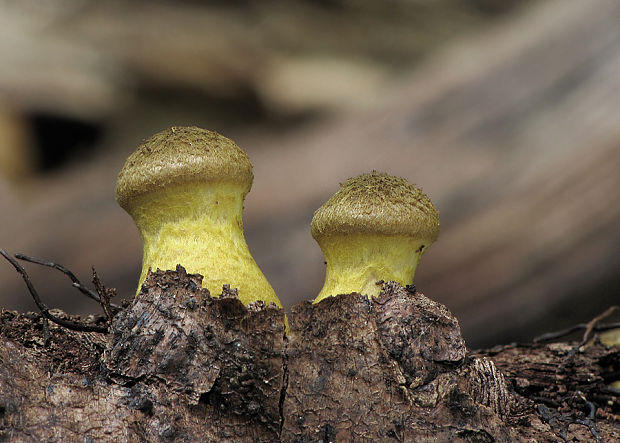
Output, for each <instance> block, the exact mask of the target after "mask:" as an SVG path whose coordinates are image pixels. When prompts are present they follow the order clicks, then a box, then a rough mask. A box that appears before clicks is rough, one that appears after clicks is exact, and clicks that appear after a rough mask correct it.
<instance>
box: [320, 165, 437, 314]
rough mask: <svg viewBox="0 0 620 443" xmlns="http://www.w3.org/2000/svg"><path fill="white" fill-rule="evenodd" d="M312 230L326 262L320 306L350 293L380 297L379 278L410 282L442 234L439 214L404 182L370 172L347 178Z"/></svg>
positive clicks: (324, 206) (427, 201) (426, 199)
mask: <svg viewBox="0 0 620 443" xmlns="http://www.w3.org/2000/svg"><path fill="white" fill-rule="evenodd" d="M311 228H312V236H313V237H314V239H315V240H316V241H317V243H318V244H319V246H320V247H321V250H322V251H323V255H324V256H325V263H326V274H325V284H324V286H323V289H322V290H321V292H320V293H319V295H318V296H317V297H316V299H315V300H314V301H315V303H316V302H319V301H321V300H322V299H324V298H326V297H329V296H332V295H338V294H348V293H351V292H359V293H361V294H366V295H369V296H377V295H378V294H379V291H380V286H379V285H377V284H376V282H377V281H378V280H385V281H388V280H394V281H397V282H399V283H401V284H403V285H408V284H411V283H412V282H413V276H414V273H415V270H416V267H417V266H418V262H419V261H420V257H421V256H422V254H423V253H424V251H425V250H426V248H428V246H429V245H430V244H431V243H433V242H434V241H435V239H436V238H437V236H438V235H439V214H438V212H437V210H436V209H435V207H434V206H433V204H432V203H431V201H430V200H429V198H428V197H427V196H426V195H425V194H424V193H423V192H422V191H421V190H420V189H418V188H416V187H414V186H413V185H411V184H410V183H408V182H407V181H406V180H404V179H402V178H398V177H393V176H390V175H387V174H383V173H377V172H372V173H370V174H363V175H360V176H358V177H354V178H351V179H349V180H347V181H346V182H345V183H344V184H343V185H342V186H341V188H340V190H339V191H338V192H336V194H334V195H333V196H332V197H331V198H330V199H329V200H328V201H327V202H326V203H325V204H324V205H323V206H321V207H320V208H319V209H318V210H317V211H316V212H315V213H314V217H313V218H312V224H311Z"/></svg>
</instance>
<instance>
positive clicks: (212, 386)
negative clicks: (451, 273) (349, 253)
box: [0, 267, 620, 442]
mask: <svg viewBox="0 0 620 443" xmlns="http://www.w3.org/2000/svg"><path fill="white" fill-rule="evenodd" d="M200 282H201V277H200V276H198V275H188V274H186V273H185V270H184V269H183V268H182V267H179V268H177V270H176V271H166V272H162V271H157V272H155V273H152V274H150V276H149V278H148V280H147V282H146V284H145V286H144V287H143V290H142V291H141V292H140V294H138V295H137V296H136V298H135V299H134V301H133V302H132V303H131V304H129V305H128V306H127V307H125V308H124V309H123V310H122V311H120V312H119V313H117V314H116V315H115V316H114V318H113V320H112V323H111V325H110V333H109V334H107V335H105V334H98V333H93V332H78V331H71V330H68V329H66V328H63V327H61V326H59V325H56V324H51V325H50V332H51V338H50V340H49V345H48V346H45V343H44V339H43V331H42V328H41V326H42V322H41V316H40V315H39V314H18V313H15V312H9V311H2V313H1V314H0V315H1V317H0V318H1V322H0V337H1V339H0V392H1V393H2V396H1V398H0V437H1V438H3V439H5V440H9V441H42V440H50V439H51V440H63V441H73V440H84V439H91V440H94V441H118V440H124V441H145V440H146V441H170V440H175V441H201V440H202V441H214V440H217V441H318V440H321V439H322V440H323V441H351V440H355V441H499V442H501V441H520V440H521V441H522V440H530V441H533V439H535V440H537V441H562V439H573V438H574V439H577V440H585V441H596V440H597V439H598V440H599V441H615V440H617V439H618V438H620V432H619V430H618V429H619V425H618V413H619V411H618V392H616V391H614V390H613V389H612V388H609V387H608V385H607V384H608V383H609V382H610V381H612V380H611V379H612V378H613V377H614V376H617V374H618V371H619V370H620V352H619V349H618V347H613V348H607V347H605V346H603V345H601V344H600V343H598V342H597V341H595V340H591V341H590V342H588V343H586V344H585V345H582V346H575V345H571V344H567V343H555V344H549V345H542V344H536V345H523V346H516V345H512V346H505V347H500V348H497V349H492V350H487V351H478V352H475V353H468V352H467V351H466V348H465V343H464V342H463V340H462V338H461V335H460V328H459V325H458V322H457V320H456V318H455V317H454V316H452V314H451V313H450V312H449V311H448V310H447V309H446V308H445V307H444V306H442V305H441V304H439V303H436V302H433V301H432V300H430V299H428V298H427V297H425V296H424V295H422V294H420V293H418V292H415V290H414V288H410V289H409V290H407V289H405V288H402V287H401V286H399V285H398V284H395V283H390V282H388V283H385V284H384V287H383V292H382V293H381V295H380V296H379V297H378V298H376V299H372V300H369V299H368V298H366V297H364V296H361V295H359V294H350V295H343V296H339V297H335V298H329V299H327V300H325V301H324V302H322V303H318V304H311V303H309V302H306V303H302V304H301V305H299V306H297V307H295V308H294V309H293V311H292V313H291V315H290V317H289V321H290V334H289V335H288V337H285V335H284V316H283V313H282V311H281V310H279V309H277V308H275V307H273V306H264V304H255V305H253V306H251V307H250V308H249V309H248V308H247V307H245V306H243V305H242V304H241V303H240V302H239V300H238V298H237V297H236V294H235V291H234V290H232V289H230V288H225V290H224V294H223V296H222V297H219V298H214V297H211V296H210V295H209V293H208V291H207V290H206V289H202V288H201V285H200ZM54 315H55V316H57V317H61V318H69V317H68V316H67V315H66V314H64V313H62V312H59V311H54ZM74 321H75V319H74ZM81 321H83V322H84V321H85V322H86V323H90V324H94V325H101V324H102V323H104V322H105V319H104V318H103V317H95V316H92V317H90V318H87V319H86V320H81ZM592 411H594V412H592Z"/></svg>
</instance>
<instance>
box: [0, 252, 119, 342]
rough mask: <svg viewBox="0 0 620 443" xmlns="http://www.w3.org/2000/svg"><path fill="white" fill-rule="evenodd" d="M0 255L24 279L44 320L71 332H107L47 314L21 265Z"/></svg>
mask: <svg viewBox="0 0 620 443" xmlns="http://www.w3.org/2000/svg"><path fill="white" fill-rule="evenodd" d="M0 254H2V256H3V257H4V258H6V259H7V261H8V262H9V263H11V265H13V267H14V268H15V270H16V271H17V272H18V273H19V274H21V276H22V278H23V279H24V282H25V283H26V287H27V288H28V291H29V292H30V295H31V296H32V298H33V299H34V302H35V303H36V305H37V307H38V308H39V310H40V311H41V314H42V315H43V316H44V317H45V318H47V319H49V320H51V321H53V322H54V323H56V324H58V325H60V326H64V327H65V328H67V329H71V330H73V331H80V332H102V333H106V332H108V328H107V326H96V325H87V324H82V323H78V322H74V321H71V320H65V319H63V318H60V317H56V316H55V315H53V314H51V313H50V312H49V308H48V307H47V306H46V305H45V303H43V301H42V300H41V298H40V297H39V294H38V292H37V290H36V289H35V287H34V285H33V284H32V281H31V280H30V277H29V276H28V273H27V272H26V270H25V269H24V268H23V267H22V265H20V264H19V263H18V262H17V260H15V259H14V258H13V257H11V256H10V255H9V254H8V253H7V252H6V251H5V250H4V249H1V248H0Z"/></svg>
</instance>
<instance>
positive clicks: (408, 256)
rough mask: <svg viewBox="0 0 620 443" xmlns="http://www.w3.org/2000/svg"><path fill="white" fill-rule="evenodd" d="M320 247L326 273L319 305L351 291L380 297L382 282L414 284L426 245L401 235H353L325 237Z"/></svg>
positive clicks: (317, 300)
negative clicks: (414, 277)
mask: <svg viewBox="0 0 620 443" xmlns="http://www.w3.org/2000/svg"><path fill="white" fill-rule="evenodd" d="M319 246H320V247H321V250H322V251H323V255H324V257H325V261H326V270H325V284H324V285H323V289H322V290H321V292H320V293H319V295H318V296H317V297H316V299H315V300H314V302H315V303H317V302H319V301H321V300H323V299H324V298H327V297H330V296H332V295H338V294H350V293H351V292H358V293H360V294H365V295H368V296H372V297H376V296H378V295H379V292H380V291H381V285H380V284H377V281H379V280H384V281H390V280H393V281H396V282H398V283H401V284H402V285H410V284H411V283H413V276H414V274H415V270H416V267H417V266H418V263H419V261H420V258H421V256H422V253H423V252H424V249H425V246H426V245H424V244H423V243H422V242H421V241H420V240H418V239H412V238H408V237H404V236H398V235H381V234H374V235H373V234H350V235H335V236H330V237H324V238H322V239H321V241H319Z"/></svg>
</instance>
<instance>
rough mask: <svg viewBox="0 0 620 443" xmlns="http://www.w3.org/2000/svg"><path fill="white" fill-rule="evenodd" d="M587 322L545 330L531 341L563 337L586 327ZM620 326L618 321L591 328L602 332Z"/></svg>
mask: <svg viewBox="0 0 620 443" xmlns="http://www.w3.org/2000/svg"><path fill="white" fill-rule="evenodd" d="M588 324H589V323H579V324H576V325H574V326H571V327H570V328H566V329H562V330H560V331H555V332H547V333H545V334H542V335H539V336H538V337H536V338H535V339H534V340H533V341H534V343H541V342H545V341H550V340H555V339H557V338H561V337H565V336H567V335H570V334H572V333H573V332H577V331H581V330H582V329H587V328H588ZM618 328H620V322H615V323H604V324H601V325H596V326H594V328H593V329H592V331H594V332H603V331H609V330H610V329H618Z"/></svg>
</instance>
